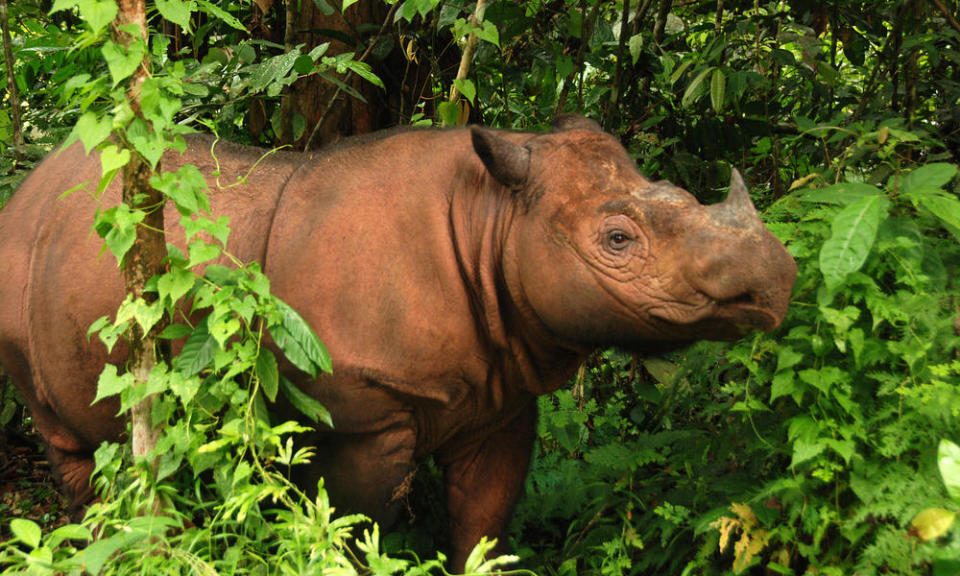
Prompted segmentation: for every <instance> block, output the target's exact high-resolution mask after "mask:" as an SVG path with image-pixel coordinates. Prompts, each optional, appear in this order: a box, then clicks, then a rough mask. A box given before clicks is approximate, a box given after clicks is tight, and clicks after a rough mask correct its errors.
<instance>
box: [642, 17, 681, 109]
mask: <svg viewBox="0 0 960 576" xmlns="http://www.w3.org/2000/svg"><path fill="white" fill-rule="evenodd" d="M672 7H673V0H660V10H659V11H658V12H657V22H656V24H654V26H653V44H654V46H659V45H660V43H661V42H663V33H664V30H665V29H666V27H667V16H669V15H670V8H672ZM650 78H651V77H650V75H649V74H648V75H646V76H644V77H643V82H642V83H641V85H640V86H641V87H640V110H643V109H645V108H646V107H647V94H649V93H650Z"/></svg>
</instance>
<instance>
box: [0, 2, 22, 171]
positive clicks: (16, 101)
mask: <svg viewBox="0 0 960 576" xmlns="http://www.w3.org/2000/svg"><path fill="white" fill-rule="evenodd" d="M0 28H2V29H3V30H2V31H3V59H4V62H5V64H6V68H7V95H8V97H9V98H10V122H11V124H12V125H13V147H14V148H13V157H14V158H15V159H16V160H17V161H18V162H19V161H20V160H21V148H22V147H23V124H22V121H21V119H20V92H19V90H17V81H16V78H14V75H13V64H14V62H13V49H12V47H11V43H10V20H9V17H8V15H7V0H0Z"/></svg>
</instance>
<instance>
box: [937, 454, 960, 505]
mask: <svg viewBox="0 0 960 576" xmlns="http://www.w3.org/2000/svg"><path fill="white" fill-rule="evenodd" d="M937 464H938V465H939V467H940V475H941V476H942V477H943V483H944V484H945V485H946V487H947V494H949V495H950V498H952V499H953V501H954V502H956V503H957V504H960V446H957V445H956V444H954V443H953V442H951V441H950V440H947V439H943V440H941V441H940V446H939V447H938V448H937Z"/></svg>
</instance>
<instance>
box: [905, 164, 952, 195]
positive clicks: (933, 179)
mask: <svg viewBox="0 0 960 576" xmlns="http://www.w3.org/2000/svg"><path fill="white" fill-rule="evenodd" d="M956 175H957V167H956V166H954V165H953V164H947V163H945V162H934V163H932V164H925V165H923V166H921V167H919V168H917V169H916V170H914V171H913V172H911V173H909V174H907V175H906V177H905V178H904V179H903V182H901V183H900V193H901V194H908V193H910V192H911V191H913V190H921V189H924V188H942V187H943V186H944V185H945V184H947V183H948V182H950V181H951V180H953V177H954V176H956Z"/></svg>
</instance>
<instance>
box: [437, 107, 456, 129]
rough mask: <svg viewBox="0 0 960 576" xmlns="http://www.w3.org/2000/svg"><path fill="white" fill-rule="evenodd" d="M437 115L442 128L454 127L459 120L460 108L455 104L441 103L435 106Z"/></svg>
mask: <svg viewBox="0 0 960 576" xmlns="http://www.w3.org/2000/svg"><path fill="white" fill-rule="evenodd" d="M437 114H439V116H440V122H442V123H443V125H444V126H456V125H457V122H458V120H459V119H460V107H459V106H457V103H456V102H441V103H440V104H439V105H438V106H437Z"/></svg>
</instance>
